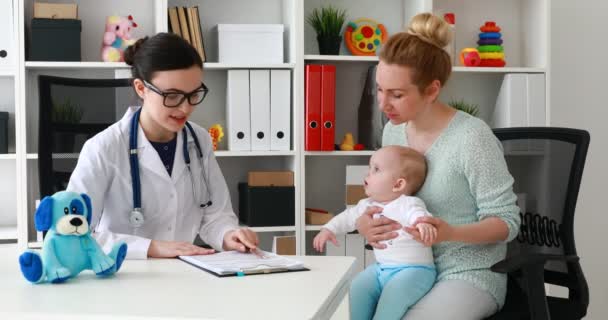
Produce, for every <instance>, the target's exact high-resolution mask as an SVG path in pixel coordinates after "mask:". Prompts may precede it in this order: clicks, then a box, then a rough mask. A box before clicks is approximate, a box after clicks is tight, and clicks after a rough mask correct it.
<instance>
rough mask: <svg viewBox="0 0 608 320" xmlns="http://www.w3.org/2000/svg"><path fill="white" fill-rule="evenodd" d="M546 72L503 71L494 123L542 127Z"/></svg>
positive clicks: (503, 125) (508, 125)
mask: <svg viewBox="0 0 608 320" xmlns="http://www.w3.org/2000/svg"><path fill="white" fill-rule="evenodd" d="M545 114H546V102H545V75H544V74H525V73H521V74H506V75H505V77H504V79H503V81H502V86H501V87H500V92H499V94H498V98H497V100H496V107H495V108H494V116H493V119H492V120H493V126H494V127H495V128H506V127H535V126H545V124H546V121H545Z"/></svg>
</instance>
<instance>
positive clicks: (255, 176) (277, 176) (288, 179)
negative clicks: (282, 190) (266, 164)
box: [247, 171, 293, 187]
mask: <svg viewBox="0 0 608 320" xmlns="http://www.w3.org/2000/svg"><path fill="white" fill-rule="evenodd" d="M247 178H248V179H247V183H248V184H249V186H250V187H273V186H274V187H293V171H252V172H249V174H248V177H247Z"/></svg>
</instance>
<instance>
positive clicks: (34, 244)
mask: <svg viewBox="0 0 608 320" xmlns="http://www.w3.org/2000/svg"><path fill="white" fill-rule="evenodd" d="M27 248H28V249H41V248H42V241H30V242H28V243H27Z"/></svg>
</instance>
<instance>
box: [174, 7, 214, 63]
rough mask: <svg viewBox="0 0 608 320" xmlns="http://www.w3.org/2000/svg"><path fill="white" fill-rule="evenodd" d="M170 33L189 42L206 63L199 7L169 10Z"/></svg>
mask: <svg viewBox="0 0 608 320" xmlns="http://www.w3.org/2000/svg"><path fill="white" fill-rule="evenodd" d="M168 11H169V12H168V15H169V31H170V32H173V33H175V34H177V35H178V36H180V37H182V38H184V40H186V41H188V43H190V44H191V45H192V46H193V47H194V48H195V49H196V51H197V52H198V54H199V55H200V56H201V59H202V60H203V62H205V61H206V55H205V46H204V45H203V32H202V29H201V21H200V16H199V12H198V6H194V7H190V8H188V7H172V8H169V10H168Z"/></svg>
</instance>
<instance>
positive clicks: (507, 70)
mask: <svg viewBox="0 0 608 320" xmlns="http://www.w3.org/2000/svg"><path fill="white" fill-rule="evenodd" d="M304 60H306V61H336V62H340V61H342V62H378V57H377V56H347V55H344V56H332V55H305V56H304ZM452 72H458V73H545V72H546V69H545V68H530V67H504V68H489V67H488V68H486V67H462V66H455V67H453V68H452Z"/></svg>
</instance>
